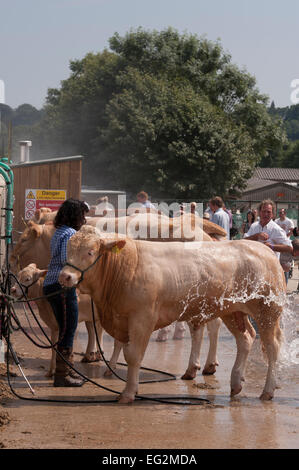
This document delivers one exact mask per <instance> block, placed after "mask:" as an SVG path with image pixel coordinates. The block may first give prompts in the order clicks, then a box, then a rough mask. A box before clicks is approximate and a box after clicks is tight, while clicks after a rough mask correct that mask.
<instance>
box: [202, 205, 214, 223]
mask: <svg viewBox="0 0 299 470" xmlns="http://www.w3.org/2000/svg"><path fill="white" fill-rule="evenodd" d="M213 214H214V212H213V211H212V209H211V208H210V205H209V203H208V204H207V207H206V208H205V210H204V213H203V218H204V219H209V220H212V218H213Z"/></svg>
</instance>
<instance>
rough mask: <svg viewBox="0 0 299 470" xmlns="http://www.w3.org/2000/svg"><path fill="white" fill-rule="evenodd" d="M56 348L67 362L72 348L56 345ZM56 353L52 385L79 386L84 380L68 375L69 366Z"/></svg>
mask: <svg viewBox="0 0 299 470" xmlns="http://www.w3.org/2000/svg"><path fill="white" fill-rule="evenodd" d="M57 350H58V351H59V352H60V354H62V356H63V358H65V359H66V360H67V361H68V362H71V361H70V357H71V354H72V348H63V347H61V346H58V348H57ZM63 358H62V357H60V355H59V354H56V369H55V374H54V384H53V385H54V387H81V386H82V385H83V384H84V380H81V379H75V378H73V377H71V375H70V366H69V365H68V364H67V363H66V362H65V361H64V360H63Z"/></svg>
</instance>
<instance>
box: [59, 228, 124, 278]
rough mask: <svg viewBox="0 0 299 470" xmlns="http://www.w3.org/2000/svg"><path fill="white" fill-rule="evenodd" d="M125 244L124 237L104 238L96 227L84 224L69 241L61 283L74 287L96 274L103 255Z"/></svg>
mask: <svg viewBox="0 0 299 470" xmlns="http://www.w3.org/2000/svg"><path fill="white" fill-rule="evenodd" d="M125 244H126V241H125V240H124V239H120V238H116V236H115V238H102V237H101V236H100V235H99V233H98V232H97V230H96V229H95V228H94V227H90V226H83V227H82V228H81V229H80V230H79V231H78V232H77V233H76V234H75V235H73V236H72V237H71V238H70V240H69V241H68V245H67V253H68V256H67V263H66V265H65V267H64V268H63V269H62V271H61V273H60V276H59V282H60V284H61V285H63V286H65V287H74V286H76V285H78V284H79V283H81V282H82V281H83V279H86V278H87V276H94V275H95V271H94V268H95V266H96V264H97V263H98V261H100V259H101V258H102V256H103V255H105V254H108V253H117V252H118V251H119V250H121V249H122V248H123V247H124V246H125ZM85 273H86V276H85Z"/></svg>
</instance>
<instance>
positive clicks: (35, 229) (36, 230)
mask: <svg viewBox="0 0 299 470" xmlns="http://www.w3.org/2000/svg"><path fill="white" fill-rule="evenodd" d="M28 227H29V228H30V230H31V231H32V233H33V235H34V236H35V237H36V238H39V237H40V236H41V234H42V231H43V227H42V225H39V224H36V223H35V222H33V221H32V220H30V221H29V222H28Z"/></svg>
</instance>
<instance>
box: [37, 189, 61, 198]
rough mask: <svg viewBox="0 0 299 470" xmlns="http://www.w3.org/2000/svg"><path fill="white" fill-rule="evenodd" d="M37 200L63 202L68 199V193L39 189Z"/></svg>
mask: <svg viewBox="0 0 299 470" xmlns="http://www.w3.org/2000/svg"><path fill="white" fill-rule="evenodd" d="M36 199H39V200H43V199H44V200H49V199H51V200H59V201H61V200H62V201H63V200H65V199H66V191H65V190H64V189H59V190H56V189H37V190H36Z"/></svg>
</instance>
